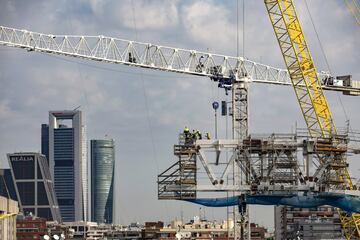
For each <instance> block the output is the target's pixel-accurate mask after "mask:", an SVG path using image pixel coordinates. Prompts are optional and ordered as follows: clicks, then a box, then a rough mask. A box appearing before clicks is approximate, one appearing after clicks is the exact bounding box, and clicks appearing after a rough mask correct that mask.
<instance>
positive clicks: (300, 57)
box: [264, 0, 360, 239]
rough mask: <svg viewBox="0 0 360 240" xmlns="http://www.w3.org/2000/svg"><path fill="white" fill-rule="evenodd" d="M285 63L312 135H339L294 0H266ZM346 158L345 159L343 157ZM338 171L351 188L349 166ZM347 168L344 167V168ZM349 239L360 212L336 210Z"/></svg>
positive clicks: (356, 231)
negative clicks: (352, 212)
mask: <svg viewBox="0 0 360 240" xmlns="http://www.w3.org/2000/svg"><path fill="white" fill-rule="evenodd" d="M264 2H265V6H266V9H267V11H268V15H269V17H270V21H271V23H272V26H273V29H274V32H275V35H276V38H277V40H278V43H279V46H280V49H281V52H282V55H283V58H284V61H285V64H286V66H287V69H288V71H289V74H290V78H291V81H292V84H293V87H294V90H295V94H296V97H297V100H298V102H299V104H300V108H301V111H302V114H303V116H304V119H305V122H306V124H307V127H308V130H309V134H310V136H311V137H321V138H331V136H333V135H334V134H336V127H335V124H334V122H333V119H332V116H331V113H330V108H329V106H328V103H327V100H326V97H325V95H324V93H323V90H322V88H321V82H320V80H319V78H318V77H317V74H316V68H315V65H314V62H313V60H312V57H311V54H310V51H309V48H308V46H307V43H306V40H305V36H304V33H303V31H302V29H301V25H300V22H299V19H298V17H297V14H296V10H295V7H294V4H293V1H292V0H264ZM344 161H345V160H344ZM340 171H341V170H339V172H336V175H337V176H338V178H339V179H340V180H341V182H343V185H342V187H350V188H352V182H351V178H350V176H349V174H348V171H347V169H345V174H344V172H340ZM343 171H344V170H343ZM337 211H338V214H339V216H340V221H341V223H342V227H343V229H344V234H345V236H346V238H347V239H359V238H360V215H359V214H351V215H350V214H347V213H345V212H343V211H342V210H340V209H337Z"/></svg>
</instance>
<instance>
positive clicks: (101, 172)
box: [90, 139, 115, 223]
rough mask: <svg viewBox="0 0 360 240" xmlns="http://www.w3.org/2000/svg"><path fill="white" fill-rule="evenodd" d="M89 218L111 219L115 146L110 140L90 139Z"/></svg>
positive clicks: (109, 221)
mask: <svg viewBox="0 0 360 240" xmlns="http://www.w3.org/2000/svg"><path fill="white" fill-rule="evenodd" d="M90 145H91V220H92V221H94V222H98V223H112V221H113V186H114V168H115V146H114V141H113V140H112V139H111V140H107V139H104V140H91V144H90Z"/></svg>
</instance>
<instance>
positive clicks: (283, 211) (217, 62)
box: [0, 0, 360, 240]
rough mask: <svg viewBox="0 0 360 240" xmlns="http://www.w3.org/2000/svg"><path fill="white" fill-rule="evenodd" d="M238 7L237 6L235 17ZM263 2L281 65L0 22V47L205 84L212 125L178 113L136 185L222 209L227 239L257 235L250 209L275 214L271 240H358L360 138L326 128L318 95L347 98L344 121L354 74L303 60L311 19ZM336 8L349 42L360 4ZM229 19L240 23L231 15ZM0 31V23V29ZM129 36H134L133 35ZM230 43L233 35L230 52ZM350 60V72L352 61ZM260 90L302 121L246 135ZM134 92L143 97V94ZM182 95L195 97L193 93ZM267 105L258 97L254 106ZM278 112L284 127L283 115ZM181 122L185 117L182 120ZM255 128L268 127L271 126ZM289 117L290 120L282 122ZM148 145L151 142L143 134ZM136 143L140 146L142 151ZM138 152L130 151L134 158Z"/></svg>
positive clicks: (326, 104)
mask: <svg viewBox="0 0 360 240" xmlns="http://www.w3.org/2000/svg"><path fill="white" fill-rule="evenodd" d="M235 2H236V1H235ZM243 2H245V1H244V0H243ZM243 2H241V1H237V2H236V4H237V5H236V8H237V11H238V13H237V18H239V16H240V14H239V11H242V10H241V9H242V8H241V7H242V6H241V4H240V3H243ZM261 2H262V5H263V8H264V9H265V10H264V9H262V10H263V11H262V13H263V14H264V15H265V17H264V19H265V20H266V21H268V22H267V23H266V24H267V27H268V28H270V29H271V28H272V29H271V32H272V37H273V39H274V40H275V41H276V43H277V49H275V50H274V51H277V54H281V56H282V59H278V61H279V62H282V63H283V66H285V67H284V69H282V68H279V67H275V66H270V65H266V64H264V63H261V62H257V61H253V60H250V59H248V58H247V57H246V55H245V56H241V55H240V54H239V51H238V53H237V56H228V55H222V54H221V52H220V53H214V52H212V51H208V52H206V51H202V50H201V51H200V50H193V49H192V48H193V47H192V46H188V48H189V49H186V48H179V47H168V46H162V45H158V44H161V42H162V41H161V39H157V42H152V43H147V42H141V41H137V38H138V37H136V39H135V40H125V39H122V38H117V37H115V36H113V37H111V36H110V37H107V36H103V35H102V34H103V33H101V32H99V33H98V34H97V35H93V36H92V35H71V34H69V35H67V34H66V35H65V34H63V33H62V34H61V35H57V34H56V33H55V32H51V33H38V32H35V31H32V29H26V30H24V29H22V28H12V27H11V26H0V45H1V49H16V48H17V50H16V51H22V50H25V51H26V53H24V54H23V55H21V57H24V58H25V57H27V55H30V56H32V55H31V54H34V53H38V55H56V56H57V57H61V58H62V59H69V61H73V59H75V60H76V61H79V62H82V61H83V62H100V63H97V64H101V65H105V66H107V65H110V64H113V65H117V64H118V65H124V66H126V67H127V69H128V70H127V71H130V72H131V71H132V69H145V70H144V71H142V72H140V73H139V72H134V73H133V74H140V75H143V76H142V78H144V79H147V76H146V74H147V72H152V71H155V72H160V74H162V73H164V74H168V73H174V74H175V75H181V76H186V77H188V76H190V77H192V78H203V79H206V81H208V82H211V84H212V86H214V88H215V90H213V91H215V92H218V93H217V94H218V96H219V97H218V98H217V99H216V100H214V101H212V102H209V103H208V105H211V109H210V110H209V111H208V112H210V114H211V115H210V117H209V116H203V118H212V119H209V120H208V122H209V123H210V124H209V125H210V126H213V127H212V129H201V127H202V126H196V129H197V128H199V129H201V130H202V132H201V133H200V132H199V131H198V132H196V130H193V127H192V122H191V119H193V117H192V116H191V115H193V114H194V115H195V114H197V113H195V112H194V113H193V112H192V113H188V114H184V115H180V114H179V116H177V117H176V119H177V120H179V121H180V122H183V123H184V124H183V126H184V127H185V128H180V129H174V130H173V132H172V133H174V132H176V133H178V134H177V135H176V136H172V137H171V139H176V141H175V142H173V143H169V144H171V149H170V150H168V153H169V152H171V153H172V154H173V155H168V156H167V160H166V161H167V163H166V164H167V167H165V168H164V167H162V166H161V168H160V169H159V166H157V168H158V174H157V176H154V177H153V178H152V179H142V181H146V182H150V181H153V182H154V178H156V187H157V199H158V201H159V202H167V200H168V201H172V202H175V203H174V204H177V203H182V202H184V203H186V204H192V205H196V206H199V207H207V208H209V209H210V208H221V209H222V210H221V211H223V212H226V216H227V219H228V220H229V219H232V221H233V223H234V228H233V230H232V231H233V232H232V233H231V234H230V233H229V234H228V235H227V239H241V240H245V239H247V240H250V239H256V238H254V237H252V235H251V228H250V226H251V220H250V216H251V215H252V212H251V211H252V210H251V209H252V208H256V206H260V205H261V206H271V207H272V208H273V209H274V210H273V212H274V221H273V222H274V229H275V232H274V237H275V239H360V189H359V187H360V185H357V181H358V178H359V175H356V176H353V175H351V174H352V173H350V172H351V171H350V170H349V168H350V167H351V166H352V165H351V164H349V161H348V159H353V160H352V161H358V159H359V157H360V156H359V154H360V145H359V143H360V132H359V131H357V130H356V128H360V126H359V125H358V123H352V122H351V121H349V119H346V121H345V122H339V123H336V124H335V119H338V118H339V117H337V116H335V113H334V112H332V111H331V109H332V106H331V104H330V103H332V102H334V101H336V99H335V100H334V99H332V100H328V98H327V96H326V95H327V94H328V93H329V94H331V97H333V98H336V97H337V98H339V99H342V98H347V99H348V98H351V99H352V101H356V103H355V106H356V109H352V110H351V111H352V112H349V113H348V114H349V115H350V118H351V115H352V114H359V109H360V108H358V103H359V99H360V79H359V77H360V76H359V75H357V74H358V72H355V73H352V72H349V73H345V74H344V72H341V73H339V74H336V73H333V72H330V71H323V69H319V68H317V67H316V66H317V63H316V61H315V60H314V59H316V58H315V57H313V55H311V53H313V51H311V53H310V47H309V45H310V46H311V45H312V43H311V42H310V41H307V38H306V37H305V34H304V31H303V25H304V23H306V24H309V25H310V20H309V19H306V20H305V19H303V18H300V17H299V16H300V15H299V14H298V11H297V8H296V7H295V5H297V3H298V2H299V1H296V0H276V1H275V0H264V1H261ZM305 2H306V1H305ZM344 2H345V5H344V6H347V7H348V8H349V9H343V10H344V11H345V12H346V14H348V15H350V16H351V19H352V20H353V21H354V22H353V24H354V25H355V28H354V29H355V30H354V31H357V32H355V33H354V36H355V37H353V38H354V39H355V40H356V41H357V42H358V41H359V38H358V36H359V30H360V29H359V26H360V8H359V6H360V5H359V2H358V1H356V0H354V1H350V0H349V1H344ZM305 4H306V8H308V7H309V6H310V8H311V3H310V1H308V3H305ZM243 6H244V5H243ZM302 6H303V7H304V6H305V5H302ZM249 8H250V7H249ZM302 10H303V8H302ZM308 10H309V9H308ZM244 11H245V10H244ZM266 14H267V16H266ZM303 16H304V15H301V17H303ZM310 18H311V15H310ZM265 20H264V21H265ZM237 21H238V23H239V22H240V20H239V19H238V20H237ZM312 21H313V19H312V18H311V22H312ZM134 22H135V20H134ZM312 24H313V26H314V28H315V25H314V23H313V22H312ZM0 25H3V23H1V22H0ZM135 26H136V25H135ZM238 27H239V26H238ZM330 27H331V26H330ZM307 28H309V27H307ZM137 31H138V32H141V29H137ZM234 31H236V30H234ZM244 31H245V30H244ZM315 31H316V29H315ZM81 34H82V33H81ZM137 34H138V33H137ZM316 34H317V33H316ZM239 38H240V36H239V32H238V34H237V42H238V43H237V45H239V41H240V40H239ZM318 38H319V37H318ZM324 41H325V39H324ZM326 41H331V39H326ZM265 42H266V40H265V39H264V44H265ZM180 46H181V45H180ZM320 46H321V43H320ZM19 49H20V50H19ZM21 49H22V50H21ZM190 49H192V50H190ZM321 49H322V47H321ZM322 50H323V49H322ZM248 51H251V49H249V50H248ZM352 51H354V52H356V51H357V50H356V49H353V50H352ZM23 52H24V51H23ZM234 55H236V54H234ZM318 55H319V54H318V53H316V56H317V57H318ZM357 55H359V54H357ZM50 60H51V59H50ZM50 60H49V61H50ZM356 61H358V58H357V59H355V62H356ZM71 64H73V63H71ZM76 64H79V63H76ZM355 64H357V66H358V64H359V62H356V63H355ZM115 67H116V66H115ZM356 71H358V69H356ZM120 74H121V73H120ZM166 76H168V75H166ZM354 76H356V77H357V78H358V79H356V78H354ZM24 81H25V80H24ZM49 81H50V80H49ZM142 81H143V80H142ZM149 81H151V80H149ZM165 81H171V79H169V80H165ZM177 81H178V80H177ZM196 81H198V80H197V79H195V80H194V82H196ZM204 81H205V80H204ZM50 82H51V81H50ZM83 84H84V85H86V83H83ZM195 84H196V83H195ZM143 85H144V81H143ZM259 85H262V86H264V87H272V88H277V87H279V88H284V91H288V92H290V93H291V95H290V94H289V96H291V97H289V99H279V100H278V101H280V102H282V104H284V105H286V104H287V102H294V103H295V104H296V105H297V111H298V113H299V115H298V116H300V117H302V119H296V117H295V118H292V119H289V122H290V123H289V124H290V125H291V126H294V127H293V128H288V126H286V127H285V128H283V129H281V126H278V127H277V128H276V129H281V132H276V131H275V130H274V129H267V133H262V132H259V131H257V130H256V129H254V128H250V126H251V125H252V120H253V118H252V116H251V114H252V113H253V112H256V111H258V109H260V107H259V106H256V107H252V105H251V104H250V99H251V94H252V93H253V92H252V91H250V89H253V88H257V86H259ZM49 86H51V83H49ZM182 90H183V89H181V88H180V87H179V89H177V92H178V93H179V94H181V93H180V92H181V91H182ZM144 92H145V90H144ZM90 94H91V93H90ZM137 94H139V93H137ZM144 95H145V98H146V92H145V93H144ZM200 96H201V95H200ZM89 98H90V96H89ZM192 98H193V101H194V102H195V101H197V100H196V98H197V96H192ZM273 98H277V96H273ZM290 98H291V99H290ZM354 99H355V100H354ZM204 101H205V100H204ZM206 101H207V100H206ZM266 101H267V100H265V99H264V100H263V102H264V103H263V104H264V105H266ZM340 101H341V100H340ZM135 104H136V103H135ZM341 105H342V102H341ZM135 108H136V107H135ZM180 108H181V107H180ZM184 108H186V107H184ZM264 108H266V106H265V107H264ZM250 109H251V114H250ZM119 111H121V110H120V109H119ZM272 111H276V110H272ZM279 111H280V110H279ZM281 111H282V110H281ZM344 112H345V111H344ZM339 113H341V111H340V110H338V109H337V110H336V114H339ZM278 115H282V116H281V118H282V119H285V120H284V121H287V120H286V118H287V114H286V113H284V112H281V113H279V114H278ZM190 116H191V117H190ZM187 117H189V118H190V119H188V120H187V119H186V118H187ZM148 118H149V115H148ZM155 118H156V117H155ZM219 118H220V119H223V120H219ZM263 121H266V122H268V123H269V124H270V125H271V124H274V125H276V124H275V123H272V121H273V120H272V119H263ZM294 122H296V123H295V125H292V124H293V123H294ZM224 123H226V126H224ZM356 124H357V125H356ZM149 125H150V124H149ZM170 125H171V124H170ZM290 125H289V126H290ZM337 126H341V127H337ZM352 126H354V128H355V129H353V127H352ZM150 128H151V126H150ZM130 129H131V128H130ZM224 129H226V130H225V131H224ZM129 131H130V130H129ZM205 132H206V134H205ZM224 132H225V133H224ZM151 134H153V133H151ZM151 138H152V141H153V135H151ZM152 144H153V145H154V143H152ZM137 148H138V149H141V147H140V146H137ZM153 148H156V147H154V146H153ZM138 149H137V150H134V152H136V151H141V150H138ZM138 164H141V162H140V161H139V163H138ZM156 164H158V163H156ZM354 166H355V165H354ZM128 171H130V169H129V170H128ZM354 171H357V170H354ZM354 171H352V172H354ZM90 177H91V176H90ZM134 178H135V177H134ZM140 178H141V177H140ZM128 181H129V183H127V184H128V185H131V181H132V180H130V179H128ZM175 200H176V201H175ZM9 201H11V200H9ZM160 204H162V203H160ZM8 206H9V209H5V210H4V206H2V205H1V209H0V220H1V221H14V220H13V219H14V215H16V214H17V212H18V209H17V206H13V203H10V205H8ZM173 206H174V205H173ZM186 206H187V205H186ZM250 206H251V207H250ZM11 209H15V210H14V211H12V210H11ZM200 209H201V208H200ZM12 212H16V213H12ZM260 218H261V217H260ZM3 219H7V220H3ZM2 224H3V223H2ZM2 226H3V225H0V228H1V229H3V228H2ZM224 226H225V225H224ZM226 226H229V223H228V224H227V225H226ZM9 232H10V233H8V234H11V231H9ZM0 236H1V235H0ZM5 236H7V235H5ZM176 239H192V238H191V236H188V237H186V236H185V235H181V229H179V231H178V234H177V235H176ZM213 239H221V238H213Z"/></svg>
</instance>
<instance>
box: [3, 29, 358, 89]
mask: <svg viewBox="0 0 360 240" xmlns="http://www.w3.org/2000/svg"><path fill="white" fill-rule="evenodd" d="M0 45H3V46H9V47H17V48H23V49H26V50H28V51H30V52H31V51H36V52H43V53H48V54H55V55H64V56H70V57H75V58H83V59H87V60H94V61H102V62H108V63H116V64H124V65H128V66H135V67H141V68H149V69H154V70H162V71H168V72H176V73H184V74H191V75H196V76H204V77H210V78H211V79H213V80H221V79H232V78H233V77H236V79H240V78H242V77H243V76H248V80H249V81H250V82H255V83H267V84H276V85H288V86H290V85H291V80H290V78H289V74H288V71H287V70H284V69H280V68H275V67H271V66H268V65H264V64H262V63H257V62H254V61H251V60H248V59H245V58H243V57H231V56H225V55H220V54H214V53H207V52H201V51H196V50H188V49H181V48H174V47H166V46H160V45H155V44H152V43H142V42H136V41H130V40H124V39H118V38H111V37H105V36H101V35H100V36H78V35H53V34H43V33H36V32H31V31H27V30H19V29H15V28H8V27H3V26H0ZM319 75H320V76H321V78H324V77H328V76H329V74H327V73H319ZM354 83H355V84H354V86H329V85H326V84H322V87H323V89H326V90H332V91H340V92H343V93H345V94H353V95H359V94H360V84H358V83H357V82H354Z"/></svg>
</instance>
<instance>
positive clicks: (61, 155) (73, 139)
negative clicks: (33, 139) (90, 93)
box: [42, 110, 88, 222]
mask: <svg viewBox="0 0 360 240" xmlns="http://www.w3.org/2000/svg"><path fill="white" fill-rule="evenodd" d="M46 127H47V126H46V125H45V126H42V132H44V134H42V142H44V148H42V150H43V151H44V154H46V149H47V148H46V146H45V145H46V141H48V142H49V147H48V154H49V163H50V169H51V172H52V176H53V177H54V185H55V193H56V196H57V200H58V202H59V207H60V212H61V216H62V219H63V221H70V222H72V221H81V220H87V212H88V211H87V210H88V176H87V173H88V171H87V149H86V133H85V125H84V123H83V116H82V112H81V111H79V110H69V111H68V110H64V111H50V112H49V125H48V135H47V134H46ZM47 138H48V140H47Z"/></svg>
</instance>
